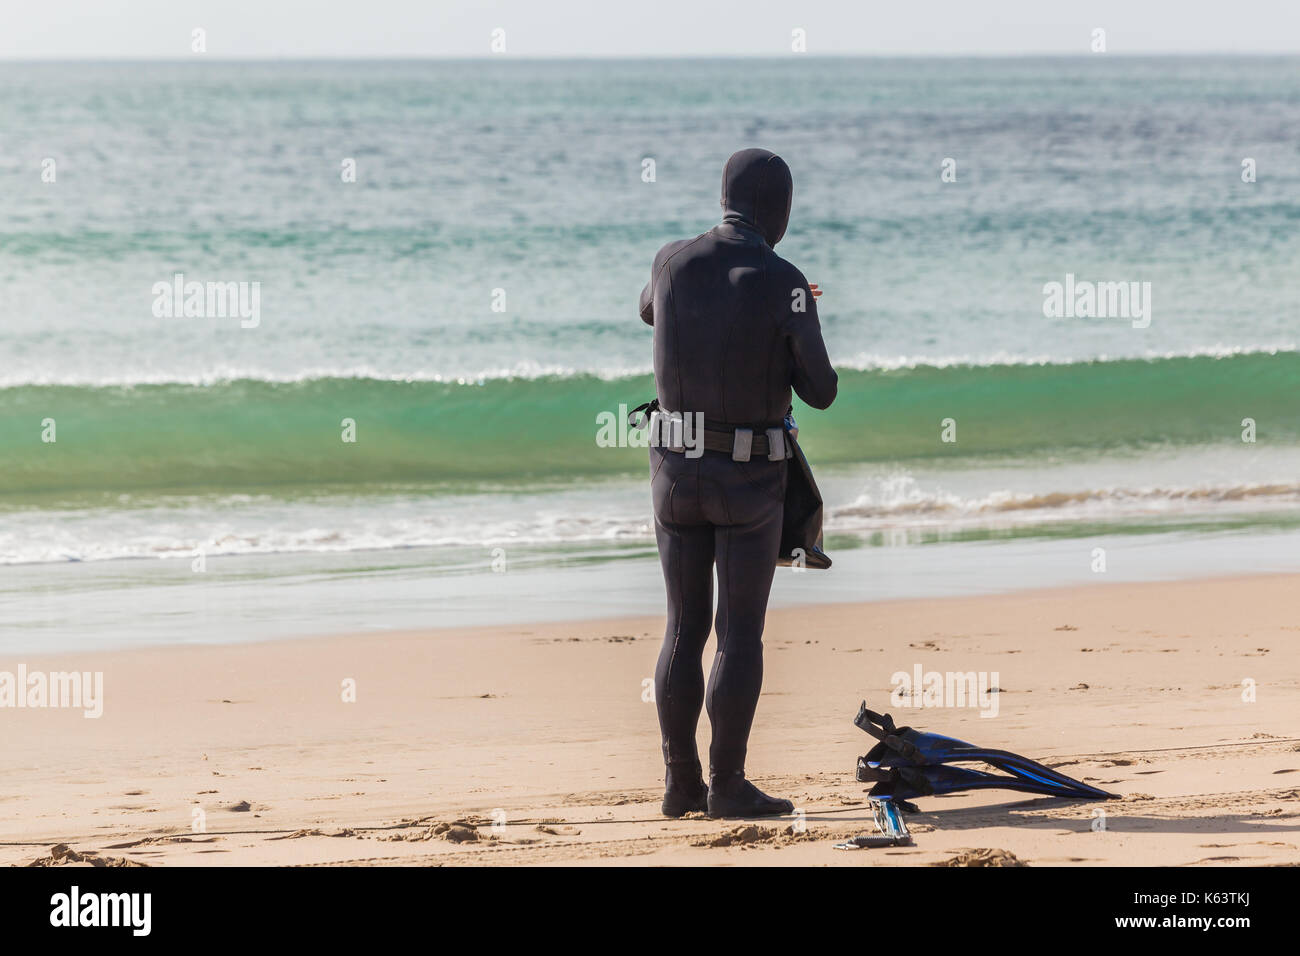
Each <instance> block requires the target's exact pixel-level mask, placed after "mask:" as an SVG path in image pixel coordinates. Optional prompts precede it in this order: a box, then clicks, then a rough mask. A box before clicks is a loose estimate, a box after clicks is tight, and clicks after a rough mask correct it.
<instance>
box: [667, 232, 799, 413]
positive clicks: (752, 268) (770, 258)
mask: <svg viewBox="0 0 1300 956" xmlns="http://www.w3.org/2000/svg"><path fill="white" fill-rule="evenodd" d="M673 245H674V246H677V247H678V248H677V249H676V250H675V251H671V252H670V253H669V255H668V256H667V257H666V261H665V262H664V266H663V268H664V273H665V274H664V275H663V276H662V278H664V279H666V280H667V281H660V282H656V284H655V303H654V305H655V309H654V314H655V324H654V329H655V333H654V336H655V344H654V356H655V363H654V364H655V385H656V387H657V392H658V395H659V401H660V402H661V403H662V405H663V406H664V407H665V408H668V409H670V410H672V411H675V412H685V413H689V414H696V413H699V414H703V416H704V420H705V421H706V422H710V423H716V424H720V425H721V424H729V425H747V426H760V427H771V426H775V425H778V424H780V422H781V420H782V418H783V417H784V416H785V413H786V409H787V408H788V407H789V404H790V375H791V372H790V359H789V352H788V349H787V348H786V347H785V343H784V342H783V341H781V329H780V326H779V324H778V317H777V309H775V308H773V305H774V303H773V301H772V296H773V294H774V282H773V280H774V278H776V276H774V273H779V272H781V271H782V267H783V266H784V265H785V263H784V262H783V261H782V260H781V259H780V258H779V257H778V256H777V255H776V253H774V252H773V251H772V250H771V248H770V247H769V246H768V245H767V244H766V243H765V242H764V241H763V239H762V238H761V236H759V235H758V234H757V233H755V232H754V231H752V230H749V229H746V228H744V227H737V226H735V225H733V224H731V223H723V224H722V225H719V226H717V227H715V228H714V229H711V230H710V231H709V232H706V233H704V234H703V235H701V236H698V237H697V238H695V239H692V240H684V241H682V242H680V243H674V244H673Z"/></svg>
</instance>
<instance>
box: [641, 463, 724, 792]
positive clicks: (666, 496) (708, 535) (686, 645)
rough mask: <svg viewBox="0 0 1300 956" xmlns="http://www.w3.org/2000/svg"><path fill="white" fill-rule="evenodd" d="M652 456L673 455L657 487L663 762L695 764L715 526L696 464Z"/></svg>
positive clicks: (657, 694) (660, 472)
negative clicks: (664, 605)
mask: <svg viewBox="0 0 1300 956" xmlns="http://www.w3.org/2000/svg"><path fill="white" fill-rule="evenodd" d="M651 455H652V458H653V457H654V456H655V455H661V456H662V455H668V456H672V457H671V458H670V459H669V460H667V461H665V462H663V463H662V466H661V467H660V468H659V469H658V471H657V472H656V475H655V479H654V482H653V495H654V504H655V537H656V538H657V539H658V543H659V560H660V564H661V565H662V567H663V573H664V585H665V587H666V589H667V591H668V623H667V627H666V628H665V631H664V643H663V647H662V649H661V650H660V652H659V663H658V666H657V667H656V668H655V704H656V706H657V708H658V711H659V730H660V734H661V735H662V739H663V750H664V762H665V763H667V764H669V765H670V766H672V765H683V766H685V767H690V766H691V765H694V766H698V764H699V754H698V751H697V750H696V745H695V730H696V727H697V725H698V724H699V720H700V710H701V709H702V708H703V705H704V665H703V660H702V659H703V656H704V645H705V642H706V641H708V639H709V627H710V624H711V623H712V622H711V620H710V619H711V617H712V615H713V557H714V553H713V549H714V529H713V526H712V525H711V524H709V523H707V522H706V521H704V519H703V516H702V515H701V514H700V512H699V507H698V502H699V493H698V491H699V485H698V481H699V479H698V474H697V465H696V463H695V462H691V461H689V460H687V459H685V458H683V456H681V455H679V454H676V453H675V452H665V451H655V450H652V452H651ZM695 772H696V773H697V774H698V770H697V771H695ZM697 779H698V777H697Z"/></svg>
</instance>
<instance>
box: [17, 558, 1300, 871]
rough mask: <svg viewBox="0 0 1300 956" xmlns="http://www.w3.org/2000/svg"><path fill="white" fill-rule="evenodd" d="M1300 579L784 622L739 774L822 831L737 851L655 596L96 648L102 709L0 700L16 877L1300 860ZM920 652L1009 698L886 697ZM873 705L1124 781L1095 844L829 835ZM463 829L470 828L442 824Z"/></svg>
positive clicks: (847, 805)
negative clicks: (711, 813)
mask: <svg viewBox="0 0 1300 956" xmlns="http://www.w3.org/2000/svg"><path fill="white" fill-rule="evenodd" d="M1297 596H1300V575H1294V574H1266V575H1251V576H1246V577H1234V578H1226V579H1225V578H1218V579H1212V580H1208V581H1207V580H1200V581H1194V582H1187V581H1176V582H1165V583H1145V584H1133V583H1113V582H1107V583H1099V584H1098V585H1097V586H1095V587H1094V586H1078V587H1072V588H1052V589H1036V590H1032V591H1020V592H1015V593H1014V594H1004V595H980V596H972V597H954V598H942V599H921V600H915V599H912V600H898V599H894V600H888V601H878V602H871V603H866V604H826V605H820V606H815V607H800V608H776V609H773V610H771V611H770V612H769V615H768V628H767V632H766V636H765V644H766V649H767V650H766V657H767V675H766V678H765V684H764V692H763V697H762V700H761V701H760V704H759V711H758V718H757V721H756V723H755V730H754V734H753V737H752V739H751V750H750V773H751V774H752V776H753V777H754V779H755V780H756V781H758V782H759V783H760V785H762V786H764V787H766V788H770V789H772V790H774V791H776V792H780V793H783V794H785V795H788V796H790V797H791V799H793V800H795V802H796V806H798V807H800V808H801V809H803V810H804V812H805V816H804V821H805V825H806V831H805V832H802V833H798V832H795V833H785V832H784V828H785V827H786V826H788V825H789V824H790V822H791V821H790V820H789V819H783V820H780V821H766V822H763V821H760V822H759V824H758V830H756V831H754V833H756V834H757V835H756V836H755V835H754V834H751V837H752V840H751V842H741V843H738V844H736V845H732V846H712V845H697V844H701V841H703V843H704V844H707V843H709V842H710V841H716V840H717V839H719V838H720V837H722V836H723V835H725V834H727V833H729V832H731V831H732V830H733V829H734V828H735V826H736V824H734V823H733V822H730V821H709V820H691V819H684V820H680V821H670V820H666V819H664V818H662V817H660V816H659V813H658V799H659V797H660V795H661V792H660V790H659V787H660V779H659V775H660V773H661V767H660V765H659V753H658V729H657V725H656V721H655V716H654V709H653V705H652V704H651V703H650V702H649V701H647V700H644V699H643V696H644V690H643V683H642V682H643V681H644V680H645V679H647V678H648V677H650V676H651V675H652V674H653V667H654V660H655V657H656V656H657V653H658V648H659V641H660V633H659V632H660V630H661V628H662V626H663V619H662V617H661V616H658V615H655V616H634V617H618V618H606V619H597V620H585V621H576V622H553V623H541V624H531V625H515V626H495V627H473V628H447V629H436V630H435V629H424V630H416V631H402V632H375V633H368V634H353V635H348V636H334V637H317V638H295V639H285V640H277V641H268V642H257V643H243V644H227V645H188V646H186V645H176V646H169V647H166V648H156V647H155V648H135V649H125V650H117V651H98V652H94V653H79V654H76V655H75V656H76V663H75V666H76V667H77V669H79V670H89V671H102V672H103V674H104V689H105V690H104V712H103V716H102V717H101V718H99V719H86V718H84V717H82V716H81V714H80V713H79V712H76V711H72V710H63V709H43V710H42V709H13V710H3V709H0V720H3V721H6V722H8V723H9V724H10V725H11V726H10V727H8V728H6V730H7V731H8V732H7V734H6V736H7V737H8V739H9V740H11V741H12V744H11V745H10V747H9V748H8V752H7V760H6V763H7V766H6V776H7V778H8V779H9V781H10V786H9V788H8V790H9V793H8V795H7V798H6V799H5V800H3V801H0V832H2V833H3V834H4V837H5V840H4V843H3V845H0V864H25V863H29V862H32V861H33V860H37V859H41V858H43V857H45V856H48V852H49V849H48V848H49V846H50V845H52V844H56V843H67V844H69V845H70V846H72V847H73V849H74V850H77V851H79V852H82V853H86V852H90V853H95V854H99V855H100V856H101V857H105V858H107V857H117V858H122V859H129V860H133V861H135V862H140V863H146V864H148V865H167V864H193V865H220V864H241V863H242V864H255V865H256V864H290V863H338V862H342V861H350V862H353V863H365V862H370V863H385V864H388V863H412V864H423V865H427V864H434V863H437V864H442V863H451V864H466V865H474V864H479V863H488V862H493V863H496V862H511V863H519V864H527V863H573V864H610V863H625V862H628V861H632V860H634V861H635V862H638V863H667V864H677V863H680V864H687V865H695V864H701V865H706V864H714V863H734V862H737V861H738V859H739V856H738V855H743V859H744V862H746V863H770V864H779V863H810V864H815V865H820V864H829V865H854V864H856V865H862V864H870V865H881V864H894V863H903V864H915V863H930V862H939V861H940V858H949V857H953V856H957V855H959V852H960V850H961V849H962V848H972V847H974V848H978V847H992V848H999V849H1005V850H1007V851H1008V852H1010V853H1012V854H1014V855H1015V856H1016V857H1017V858H1019V859H1021V860H1023V861H1025V862H1029V863H1031V864H1034V865H1052V864H1054V863H1064V862H1078V863H1102V864H1112V865H1125V864H1138V863H1161V864H1169V865H1185V864H1195V863H1197V862H1202V861H1206V860H1209V859H1214V860H1215V861H1216V862H1231V861H1233V860H1236V861H1239V862H1252V863H1261V862H1288V863H1296V862H1300V850H1298V849H1297V843H1300V838H1295V837H1294V832H1295V830H1296V828H1297V819H1298V818H1300V789H1297V788H1298V787H1300V777H1293V776H1291V775H1290V774H1291V773H1292V772H1300V769H1297V768H1300V758H1298V757H1297V746H1298V745H1297V742H1296V739H1297V738H1300V720H1297V718H1296V716H1295V715H1296V714H1297V713H1300V648H1296V647H1295V641H1294V638H1295V634H1296V633H1297V632H1300V624H1297V623H1294V621H1295V619H1294V615H1293V612H1292V609H1293V608H1294V607H1295V606H1296V598H1297ZM708 656H711V655H707V654H706V657H708ZM20 660H21V662H23V663H25V664H26V665H27V667H28V668H29V670H35V669H39V668H41V667H47V666H48V669H50V670H55V669H58V667H59V665H60V664H62V665H64V666H65V667H66V666H68V664H69V661H70V657H69V655H68V654H44V655H41V654H33V655H25V656H22V657H15V656H14V655H9V654H5V655H0V670H13V669H14V667H15V666H16V664H17V663H19V662H20ZM916 665H919V666H921V667H922V668H924V669H925V670H927V671H931V670H933V671H941V672H952V671H958V672H966V671H976V672H988V673H993V672H996V674H997V683H998V686H999V687H1000V688H1001V692H1000V693H999V694H997V695H996V696H997V701H998V714H997V716H996V717H995V718H993V719H985V718H982V717H981V716H980V714H979V712H978V711H976V710H974V709H971V708H964V709H963V708H928V709H923V710H920V709H913V708H908V709H903V710H901V711H900V710H899V709H898V708H894V707H892V706H891V705H890V704H889V693H890V689H891V688H890V677H891V675H892V674H893V673H895V672H898V671H904V672H907V671H910V670H911V669H912V668H913V666H916ZM1243 678H1250V679H1252V680H1255V681H1256V682H1257V684H1258V688H1259V689H1258V693H1257V698H1256V702H1254V703H1245V702H1244V701H1242V700H1241V689H1240V687H1239V683H1240V681H1241V679H1243ZM349 680H351V681H354V682H355V684H354V685H353V686H354V687H355V702H344V700H343V691H344V690H345V685H344V681H349ZM864 698H865V699H866V700H868V702H869V706H871V707H872V708H873V709H876V710H891V711H893V712H894V713H895V716H896V717H897V718H898V722H899V724H900V725H902V724H904V723H907V724H912V725H914V726H918V727H921V728H923V729H926V730H931V731H933V732H936V733H944V734H947V735H950V736H955V737H959V738H961V739H966V740H971V741H972V742H975V743H979V744H982V745H985V746H997V747H1002V748H1005V749H1009V750H1012V751H1015V752H1018V753H1023V754H1025V755H1026V756H1030V757H1033V758H1035V759H1040V760H1043V761H1044V762H1045V763H1048V764H1055V765H1057V766H1061V767H1062V768H1064V772H1066V773H1069V774H1071V775H1074V776H1077V777H1079V778H1080V779H1083V780H1085V781H1087V782H1090V783H1093V784H1094V785H1097V786H1102V787H1104V788H1106V789H1110V790H1113V791H1115V792H1117V793H1120V794H1123V795H1124V798H1123V799H1122V800H1118V801H1109V802H1107V803H1105V804H1104V805H1101V807H1102V810H1103V811H1104V813H1105V814H1106V815H1107V817H1106V819H1107V820H1108V829H1107V831H1105V832H1102V833H1097V832H1096V831H1094V830H1093V829H1092V828H1093V826H1094V821H1095V819H1096V818H1095V817H1094V816H1093V812H1094V810H1095V809H1096V805H1091V804H1086V803H1072V802H1069V801H1061V800H1051V799H1038V798H1029V797H1027V796H1026V795H1024V794H1016V793H1012V792H1009V791H992V792H984V793H982V794H958V795H951V796H947V797H939V798H925V799H922V800H921V801H919V803H920V806H921V809H922V811H923V812H922V813H921V814H920V815H919V816H917V817H913V818H911V820H910V822H911V823H913V824H914V826H913V829H914V830H918V832H917V846H916V847H913V848H906V849H896V850H890V851H860V852H858V853H845V852H842V851H832V850H831V844H832V843H833V842H835V841H836V839H842V838H845V837H847V836H851V835H854V834H856V833H860V832H864V831H865V830H867V829H869V827H870V820H869V813H867V814H864V812H863V810H862V806H863V804H862V803H861V801H862V799H863V793H862V791H863V789H864V788H863V786H862V785H860V784H857V783H856V782H855V781H854V780H853V762H854V760H855V759H856V756H857V755H858V754H861V753H865V752H866V750H867V749H869V745H870V743H871V741H870V739H869V738H867V737H866V736H865V735H864V734H862V733H861V732H860V731H858V730H857V729H856V728H854V727H853V726H852V724H851V720H852V717H853V714H854V713H855V712H856V709H857V705H858V702H859V701H860V700H861V699H864ZM701 724H702V726H701V731H700V740H701V744H702V746H705V747H706V746H707V740H708V729H707V720H706V719H705V720H702V721H701ZM244 804H247V807H246V808H245V807H244V806H243V805H244ZM196 811H197V814H196ZM200 818H201V819H202V821H203V825H204V827H205V828H206V832H195V831H194V830H193V827H194V822H195V820H196V819H200ZM457 820H460V821H462V822H465V823H468V824H469V826H468V827H462V830H464V829H468V830H469V831H471V832H472V833H473V835H474V836H473V837H469V836H467V835H466V834H465V833H463V832H461V831H460V830H457V833H458V834H459V837H462V838H464V839H465V841H466V842H454V841H455V840H456V839H457V838H458V837H452V838H447V837H446V836H445V834H446V833H447V832H450V830H448V829H447V828H446V827H444V828H443V830H442V832H441V833H434V832H432V831H433V829H436V827H432V824H434V823H439V822H440V823H443V824H447V825H448V826H450V825H451V824H452V823H454V822H455V821H457ZM544 821H556V822H553V823H547V822H544ZM494 822H495V823H497V824H498V825H497V826H496V827H494V826H493V823H494ZM539 827H540V828H541V829H539ZM365 828H379V829H365ZM918 828H919V829H918ZM272 831H275V832H272ZM302 831H308V832H302ZM311 831H316V832H311ZM551 831H554V832H551ZM572 831H581V832H580V833H579V832H572ZM291 834H295V836H294V838H293V839H287V838H285V837H287V836H288V835H291ZM331 834H333V835H331ZM1288 834H1291V836H1288ZM390 837H392V838H394V839H389V838H390ZM381 838H383V839H381ZM37 844H40V845H37ZM1210 845H1215V846H1218V847H1219V849H1209V848H1208V847H1209V846H1210ZM1225 847H1226V848H1228V849H1225ZM778 851H779V852H778ZM1225 858H1227V859H1225Z"/></svg>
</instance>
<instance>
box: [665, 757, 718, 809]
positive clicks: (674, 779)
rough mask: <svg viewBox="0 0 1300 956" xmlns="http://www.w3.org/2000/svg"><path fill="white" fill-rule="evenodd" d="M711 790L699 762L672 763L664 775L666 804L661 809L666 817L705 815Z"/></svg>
mask: <svg viewBox="0 0 1300 956" xmlns="http://www.w3.org/2000/svg"><path fill="white" fill-rule="evenodd" d="M708 801H709V788H708V787H706V786H705V785H704V775H703V773H702V772H701V770H700V765H699V763H698V762H695V763H670V764H668V765H667V770H666V772H665V773H664V802H663V805H662V807H661V808H660V809H662V810H663V814H664V816H666V817H680V816H684V815H686V814H688V813H704V812H705V811H706V810H708V808H709V803H708Z"/></svg>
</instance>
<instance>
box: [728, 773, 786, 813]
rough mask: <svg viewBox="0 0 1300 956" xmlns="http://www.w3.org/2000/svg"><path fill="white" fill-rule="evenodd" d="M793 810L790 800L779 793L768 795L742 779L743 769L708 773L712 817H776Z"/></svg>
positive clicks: (743, 776)
mask: <svg viewBox="0 0 1300 956" xmlns="http://www.w3.org/2000/svg"><path fill="white" fill-rule="evenodd" d="M793 812H794V804H793V803H791V802H790V801H789V800H782V799H781V798H780V797H769V796H768V795H767V794H765V793H764V792H763V791H762V790H759V789H758V787H756V786H754V785H753V784H752V783H750V782H749V781H748V780H746V779H745V772H744V771H743V770H737V771H735V772H733V773H727V774H712V775H710V777H709V816H711V817H714V818H719V817H721V818H729V817H737V818H746V817H779V816H781V815H782V814H786V813H793Z"/></svg>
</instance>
